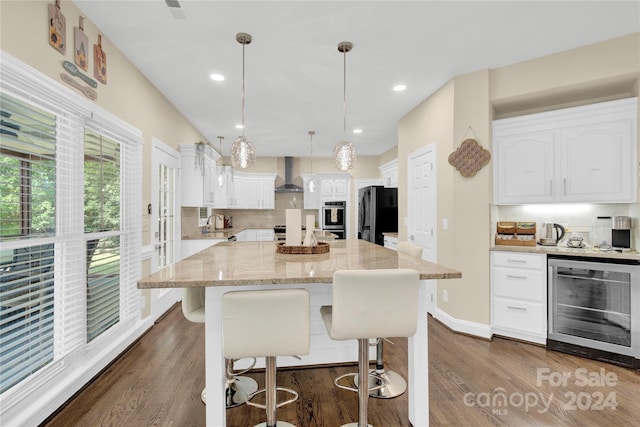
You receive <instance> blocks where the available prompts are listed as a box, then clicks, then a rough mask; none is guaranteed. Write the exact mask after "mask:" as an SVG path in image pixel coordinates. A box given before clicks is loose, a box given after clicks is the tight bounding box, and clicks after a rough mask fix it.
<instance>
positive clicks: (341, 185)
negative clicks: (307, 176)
mask: <svg viewBox="0 0 640 427" xmlns="http://www.w3.org/2000/svg"><path fill="white" fill-rule="evenodd" d="M349 178H350V175H349V174H346V173H332V174H318V175H316V181H317V183H318V185H319V188H320V192H319V196H320V200H319V202H324V201H331V200H347V198H348V197H349Z"/></svg>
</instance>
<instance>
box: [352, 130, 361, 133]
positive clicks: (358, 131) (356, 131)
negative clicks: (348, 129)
mask: <svg viewBox="0 0 640 427" xmlns="http://www.w3.org/2000/svg"><path fill="white" fill-rule="evenodd" d="M353 133H362V129H354V130H353Z"/></svg>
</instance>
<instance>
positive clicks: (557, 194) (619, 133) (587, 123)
mask: <svg viewBox="0 0 640 427" xmlns="http://www.w3.org/2000/svg"><path fill="white" fill-rule="evenodd" d="M637 104H638V101H637V98H630V99H624V100H620V101H611V102H604V103H600V104H593V105H586V106H582V107H575V108H568V109H563V110H558V111H551V112H546V113H539V114H533V115H529V116H523V117H515V118H510V119H503V120H496V121H494V122H493V157H494V162H495V164H494V202H495V203H496V204H505V205H508V204H528V203H563V202H581V203H622V202H629V203H630V202H635V201H636V198H637V184H636V181H637V169H636V161H637V135H636V133H637V107H638V105H637Z"/></svg>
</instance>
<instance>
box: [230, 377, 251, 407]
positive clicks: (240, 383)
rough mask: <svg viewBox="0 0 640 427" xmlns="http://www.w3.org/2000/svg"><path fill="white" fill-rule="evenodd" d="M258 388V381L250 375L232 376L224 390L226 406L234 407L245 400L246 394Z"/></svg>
mask: <svg viewBox="0 0 640 427" xmlns="http://www.w3.org/2000/svg"><path fill="white" fill-rule="evenodd" d="M256 390H258V383H257V382H256V381H255V380H254V379H253V378H250V377H243V376H240V377H234V378H233V382H232V383H231V385H230V386H229V388H227V389H226V390H225V403H226V407H227V408H235V407H236V406H240V405H243V404H244V403H246V402H247V396H249V395H250V394H251V393H255V391H256Z"/></svg>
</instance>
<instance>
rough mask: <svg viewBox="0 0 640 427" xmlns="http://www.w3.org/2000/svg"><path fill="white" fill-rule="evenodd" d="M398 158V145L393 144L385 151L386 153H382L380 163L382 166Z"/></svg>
mask: <svg viewBox="0 0 640 427" xmlns="http://www.w3.org/2000/svg"><path fill="white" fill-rule="evenodd" d="M397 158H398V146H397V145H396V146H393V147H391V148H390V149H388V150H387V151H385V152H384V153H382V154H380V157H379V158H378V161H379V163H380V166H382V165H384V164H386V163H389V162H390V161H392V160H395V159H397Z"/></svg>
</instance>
